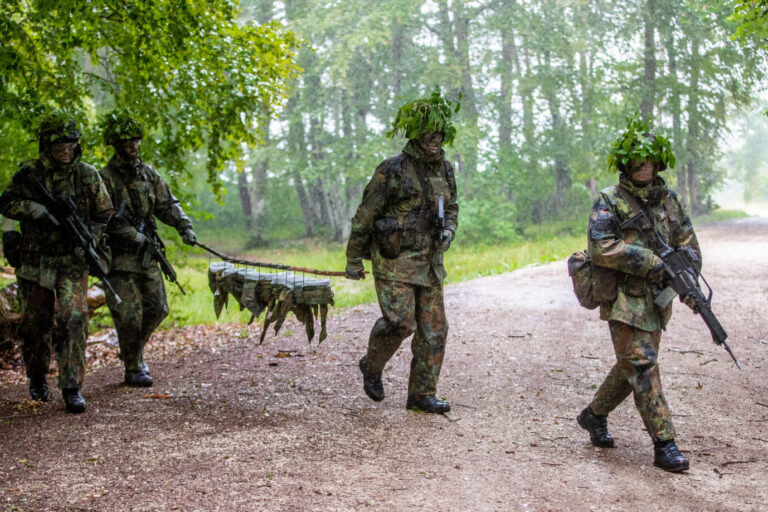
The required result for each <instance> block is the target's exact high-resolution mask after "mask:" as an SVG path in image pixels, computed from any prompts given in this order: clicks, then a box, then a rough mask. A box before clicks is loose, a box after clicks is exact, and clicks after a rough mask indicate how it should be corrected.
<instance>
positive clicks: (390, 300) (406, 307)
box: [366, 279, 416, 373]
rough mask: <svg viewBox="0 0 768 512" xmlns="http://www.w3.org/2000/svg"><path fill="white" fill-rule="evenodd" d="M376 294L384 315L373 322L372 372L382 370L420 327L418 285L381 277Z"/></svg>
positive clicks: (369, 355)
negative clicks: (417, 325) (416, 315)
mask: <svg viewBox="0 0 768 512" xmlns="http://www.w3.org/2000/svg"><path fill="white" fill-rule="evenodd" d="M376 295H377V296H378V298H379V307H380V308H381V315H382V316H381V318H379V319H378V320H376V323H375V324H373V329H371V336H370V338H369V339H368V353H367V355H366V362H367V365H368V372H370V373H381V371H382V370H384V366H385V365H386V364H387V361H389V360H390V358H392V356H393V355H394V353H395V352H396V351H397V349H398V348H399V347H400V344H401V343H402V342H403V340H404V339H405V338H407V337H408V336H410V335H411V334H412V333H413V331H414V329H415V327H416V318H415V313H416V292H415V286H413V285H410V284H406V283H398V282H395V281H385V280H383V279H377V280H376Z"/></svg>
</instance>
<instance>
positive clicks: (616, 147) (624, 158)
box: [608, 113, 675, 173]
mask: <svg viewBox="0 0 768 512" xmlns="http://www.w3.org/2000/svg"><path fill="white" fill-rule="evenodd" d="M646 159H650V160H651V161H653V162H654V163H655V164H656V171H657V172H661V171H663V170H664V169H666V168H667V167H674V166H675V155H674V154H673V153H672V145H671V144H670V143H669V139H667V138H666V137H663V136H661V135H656V134H655V133H654V132H652V131H651V125H650V123H648V122H645V121H641V120H640V116H639V114H637V113H635V114H634V115H633V116H630V117H628V118H627V129H626V131H625V132H624V133H623V134H622V135H621V136H620V137H619V138H618V139H616V140H615V141H614V142H613V144H612V145H611V153H610V155H609V156H608V169H609V170H610V171H613V172H616V171H617V170H618V171H619V172H620V173H624V172H626V170H627V166H628V165H629V162H630V161H632V160H641V161H644V160H646Z"/></svg>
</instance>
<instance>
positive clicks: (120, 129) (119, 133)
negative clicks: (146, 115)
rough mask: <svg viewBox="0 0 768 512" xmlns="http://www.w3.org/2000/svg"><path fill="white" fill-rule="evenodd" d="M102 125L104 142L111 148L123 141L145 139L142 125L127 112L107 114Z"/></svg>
mask: <svg viewBox="0 0 768 512" xmlns="http://www.w3.org/2000/svg"><path fill="white" fill-rule="evenodd" d="M101 125H102V129H103V130H104V142H106V143H107V144H108V145H110V146H114V145H115V144H118V143H119V142H120V141H122V140H131V139H142V138H144V130H143V129H142V128H141V124H139V123H138V121H136V120H135V119H133V118H132V117H131V116H130V115H128V114H127V113H125V112H121V111H114V112H111V113H109V114H107V115H106V116H104V119H103V120H102V123H101Z"/></svg>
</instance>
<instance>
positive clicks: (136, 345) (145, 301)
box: [107, 265, 168, 371]
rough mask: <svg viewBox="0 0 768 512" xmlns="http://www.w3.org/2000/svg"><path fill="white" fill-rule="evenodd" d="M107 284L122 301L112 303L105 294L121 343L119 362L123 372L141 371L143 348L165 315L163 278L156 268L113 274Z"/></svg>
mask: <svg viewBox="0 0 768 512" xmlns="http://www.w3.org/2000/svg"><path fill="white" fill-rule="evenodd" d="M109 282H110V283H111V284H112V287H113V288H114V289H115V291H116V292H117V294H118V295H119V296H120V299H121V300H122V302H121V303H120V304H115V299H114V297H112V295H111V294H107V306H108V307H109V311H110V313H112V320H114V322H115V330H116V331H117V341H118V343H119V344H120V359H122V360H123V364H124V365H125V369H126V371H138V370H141V368H142V366H143V364H144V346H145V345H146V344H147V341H148V340H149V337H150V336H151V335H152V333H153V332H154V330H155V329H157V326H159V325H160V322H162V321H163V319H164V318H165V317H166V316H168V302H167V301H166V299H165V283H163V276H162V274H161V273H160V269H159V268H158V267H157V265H155V266H153V267H150V268H149V271H148V272H147V273H146V274H144V273H139V272H122V271H113V272H111V273H110V274H109Z"/></svg>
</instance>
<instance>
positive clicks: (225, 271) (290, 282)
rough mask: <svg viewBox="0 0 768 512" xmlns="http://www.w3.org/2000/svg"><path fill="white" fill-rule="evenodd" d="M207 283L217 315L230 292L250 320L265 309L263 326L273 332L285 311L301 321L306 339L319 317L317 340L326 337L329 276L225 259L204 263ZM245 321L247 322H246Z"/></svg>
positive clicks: (263, 334) (330, 300)
mask: <svg viewBox="0 0 768 512" xmlns="http://www.w3.org/2000/svg"><path fill="white" fill-rule="evenodd" d="M208 286H209V288H210V289H211V292H212V293H213V307H214V311H215V312H216V317H217V318H218V317H219V315H220V314H221V311H222V310H223V309H224V307H227V306H228V304H229V297H230V296H232V297H233V298H234V299H235V300H236V301H237V303H238V304H239V306H240V310H241V311H242V310H243V309H248V311H250V312H251V314H252V316H251V320H250V322H253V321H254V320H255V319H256V318H258V317H260V316H261V314H262V313H264V312H265V311H266V314H265V316H264V328H263V329H262V332H261V337H260V340H259V343H261V342H263V341H264V338H265V337H266V333H267V329H268V328H269V326H270V325H271V324H274V331H275V334H277V333H278V332H279V331H280V328H281V327H282V326H283V323H284V322H285V319H286V317H287V315H288V313H291V312H292V313H293V314H294V315H295V316H296V318H297V319H298V320H299V322H301V323H302V324H304V328H305V330H306V333H307V341H308V342H309V343H311V342H312V340H313V339H314V337H315V320H316V319H319V320H320V335H319V337H318V340H319V342H320V343H322V342H323V340H325V338H327V337H328V332H327V330H326V319H327V317H328V307H329V306H333V304H334V303H333V291H332V290H331V281H330V279H315V278H312V277H307V276H305V275H299V274H296V273H293V272H262V271H260V270H259V269H257V268H247V267H246V268H237V267H235V265H234V264H232V263H229V262H214V263H211V264H210V265H209V267H208ZM250 322H249V323H250Z"/></svg>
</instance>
